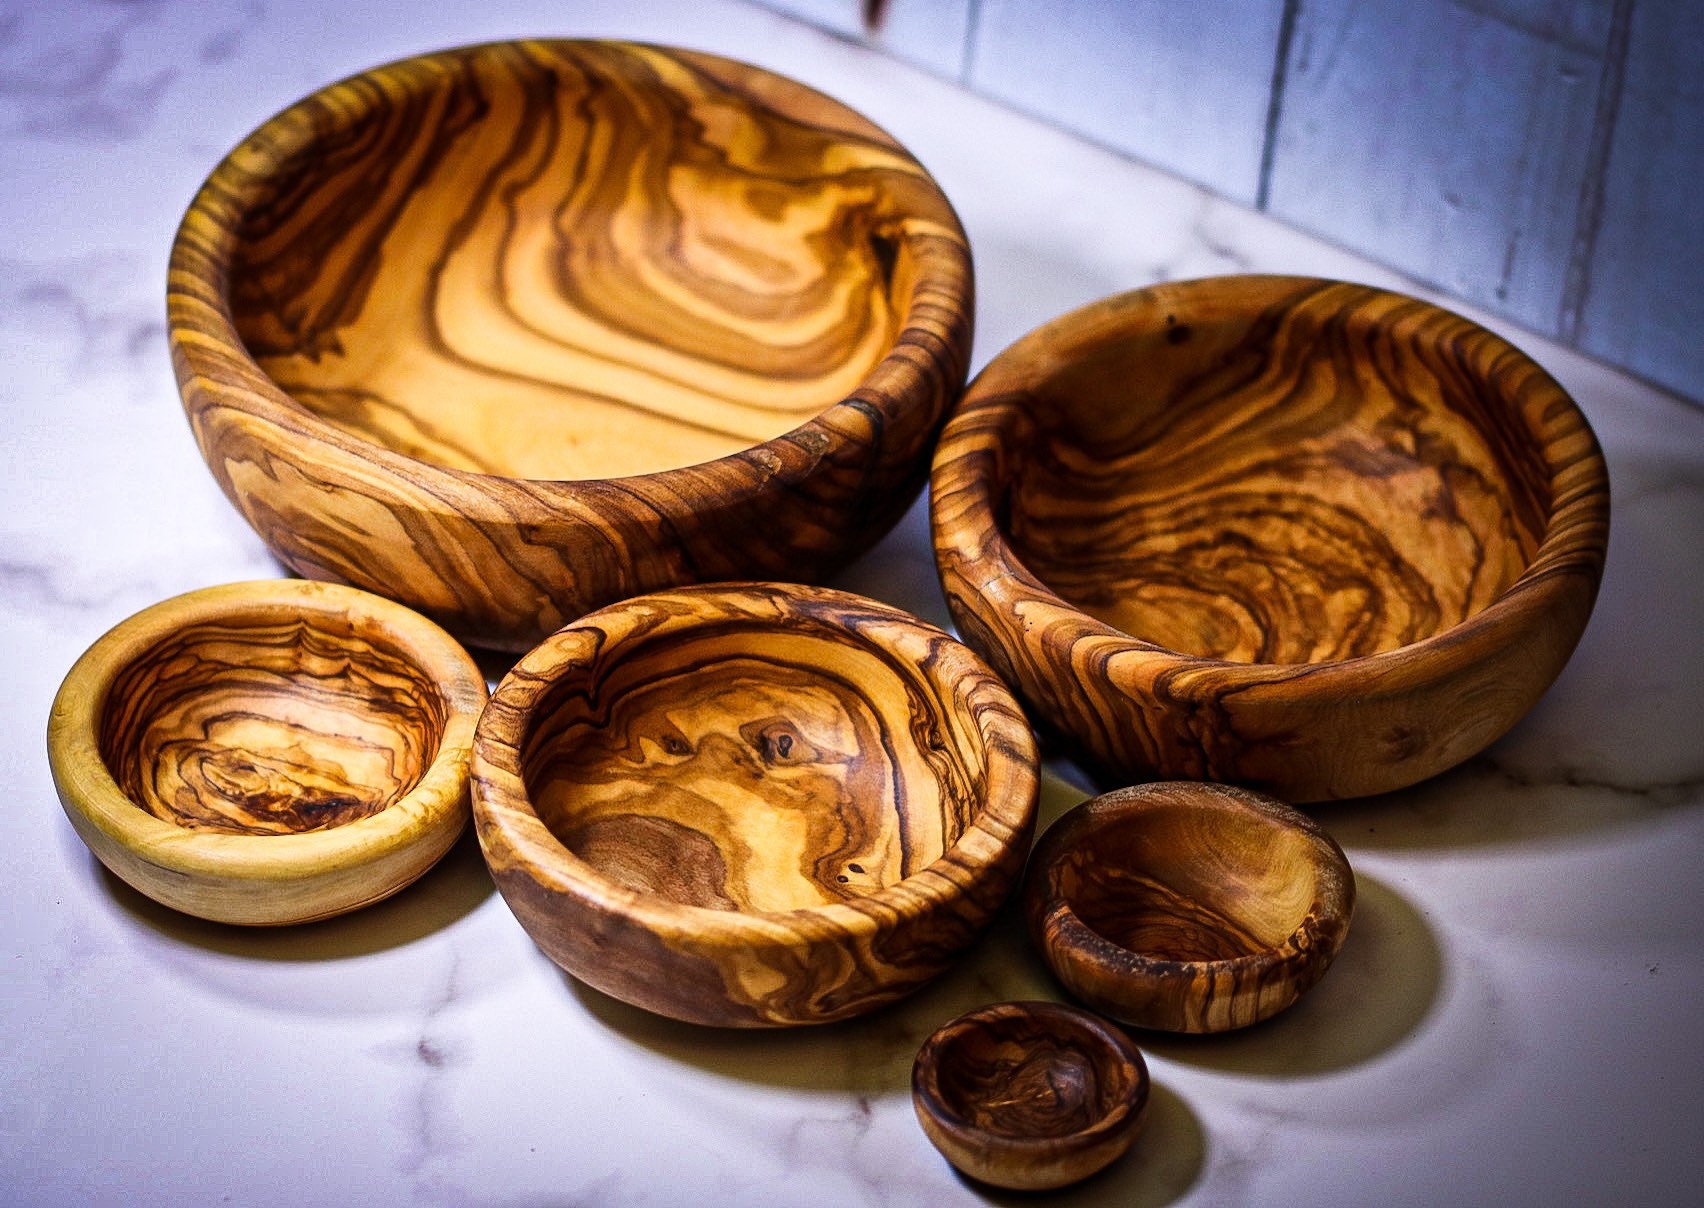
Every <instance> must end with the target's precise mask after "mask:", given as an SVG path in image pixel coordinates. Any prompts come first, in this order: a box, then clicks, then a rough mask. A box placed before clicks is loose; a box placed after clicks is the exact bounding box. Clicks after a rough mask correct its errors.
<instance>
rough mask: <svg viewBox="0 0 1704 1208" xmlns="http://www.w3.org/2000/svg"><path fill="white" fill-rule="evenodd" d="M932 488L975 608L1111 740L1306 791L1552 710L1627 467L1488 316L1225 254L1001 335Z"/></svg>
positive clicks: (1349, 781) (1020, 668)
mask: <svg viewBox="0 0 1704 1208" xmlns="http://www.w3.org/2000/svg"><path fill="white" fill-rule="evenodd" d="M932 507H933V521H934V539H935V551H936V559H937V563H938V566H939V569H940V574H941V581H942V584H943V585H944V587H945V589H946V592H947V599H948V603H949V604H950V606H951V608H952V613H953V616H954V618H955V620H956V621H957V623H958V627H959V631H960V633H961V634H962V635H963V637H964V638H965V640H966V641H967V642H969V643H970V644H971V645H972V646H974V647H976V648H977V649H978V650H980V651H981V652H982V654H983V655H985V656H986V657H987V658H988V660H989V661H990V662H991V663H992V664H993V665H994V667H995V669H996V670H997V671H999V672H1001V673H1002V674H1003V675H1004V676H1005V677H1006V678H1007V680H1008V681H1009V682H1011V683H1012V684H1014V685H1016V686H1018V687H1019V688H1021V690H1022V693H1023V695H1024V696H1025V698H1026V699H1027V700H1028V701H1029V702H1030V704H1031V705H1032V706H1033V707H1034V708H1035V710H1036V711H1037V712H1038V713H1040V714H1041V715H1042V716H1044V717H1045V718H1047V719H1048V720H1049V721H1050V722H1051V723H1052V724H1053V725H1054V726H1055V727H1057V728H1058V729H1059V730H1061V731H1063V732H1064V733H1065V734H1067V735H1068V736H1070V737H1071V738H1073V739H1074V740H1075V741H1076V742H1077V744H1078V745H1079V746H1080V748H1081V749H1082V750H1083V751H1084V752H1085V753H1086V754H1087V755H1088V756H1089V758H1090V759H1091V761H1092V762H1095V763H1097V764H1099V765H1101V767H1102V768H1104V769H1107V770H1110V771H1112V772H1113V773H1114V774H1116V775H1118V776H1121V777H1125V778H1131V779H1143V780H1145V779H1155V778H1163V779H1185V780H1219V781H1232V782H1236V783H1241V784H1245V785H1250V786H1254V787H1260V788H1265V789H1267V790H1269V791H1271V792H1273V793H1275V794H1277V795H1278V796H1281V797H1284V798H1286V799H1288V800H1291V801H1299V802H1306V801H1318V800H1322V799H1326V798H1333V797H1356V796H1361V795H1364V794H1370V793H1378V792H1382V791H1385V790H1388V789H1395V788H1398V787H1400V786H1402V785H1406V784H1410V783H1412V782H1414V781H1416V780H1419V779H1421V778H1423V777H1426V776H1430V775H1432V774H1433V773H1436V772H1439V771H1441V770H1443V769H1445V768H1447V767H1450V766H1451V765H1453V764H1455V763H1457V762H1459V761H1461V760H1462V759H1465V758H1467V757H1468V756H1470V755H1472V754H1474V753H1475V752H1477V751H1479V750H1480V749H1481V748H1483V747H1484V746H1486V745H1487V744H1488V743H1490V742H1491V741H1492V740H1493V739H1495V738H1496V737H1497V736H1498V735H1500V734H1502V733H1503V732H1504V731H1505V730H1507V729H1508V728H1509V726H1510V725H1512V724H1513V723H1514V722H1515V720H1516V719H1517V718H1519V717H1520V716H1521V715H1522V714H1523V713H1525V712H1526V711H1527V709H1528V708H1530V707H1531V706H1532V704H1533V703H1534V702H1535V701H1536V700H1537V699H1538V697H1539V695H1540V694H1541V693H1542V692H1543V691H1544V690H1545V688H1547V687H1548V686H1549V685H1550V683H1551V681H1552V680H1553V679H1554V678H1555V677H1556V675H1557V674H1558V672H1560V670H1561V669H1562V665H1563V664H1564V663H1565V662H1566V661H1567V658H1568V655H1569V654H1570V653H1571V652H1572V650H1573V648H1574V644H1575V642H1576V641H1577V640H1578V639H1579V636H1580V633H1581V631H1582V630H1583V629H1584V628H1585V624H1586V618H1587V617H1588V615H1589V614H1590V612H1591V608H1592V602H1593V600H1594V599H1595V597H1596V594H1597V586H1598V579H1599V576H1600V574H1601V572H1602V568H1603V559H1604V546H1605V540H1606V537H1607V534H1608V525H1609V484H1608V479H1607V477H1606V474H1605V471H1604V463H1603V457H1602V455H1601V453H1600V452H1599V450H1598V446H1597V441H1596V440H1595V439H1594V438H1593V436H1592V432H1591V429H1590V427H1589V426H1588V425H1587V423H1586V420H1585V418H1584V417H1583V416H1582V415H1581V414H1580V411H1579V409H1578V408H1577V407H1576V406H1575V405H1574V403H1573V401H1572V400H1571V399H1569V397H1568V396H1567V394H1565V393H1564V392H1563V391H1562V389H1561V387H1559V386H1558V385H1557V384H1556V383H1555V381H1553V380H1552V379H1551V378H1550V377H1549V376H1548V375H1547V374H1546V373H1545V372H1544V371H1543V370H1542V369H1540V368H1539V367H1538V366H1537V365H1536V364H1534V363H1533V362H1532V361H1531V360H1530V359H1528V358H1527V357H1526V356H1524V355H1523V354H1522V353H1521V352H1519V351H1518V350H1517V349H1515V348H1514V347H1512V346H1511V345H1509V344H1508V343H1507V342H1506V341H1504V340H1502V339H1500V338H1499V337H1497V336H1495V335H1493V334H1492V333H1491V332H1488V331H1486V330H1484V329H1483V328H1480V327H1478V326H1476V325H1475V324H1473V323H1470V322H1468V321H1467V320H1465V319H1463V318H1461V317H1459V316H1457V315H1453V314H1450V313H1448V312H1447V311H1444V310H1440V309H1439V308H1437V307H1435V306H1432V305H1429V304H1427V303H1425V302H1420V301H1417V300H1415V299H1413V298H1407V297H1403V296H1401V295H1399V294H1394V293H1388V292H1385V291H1383V290H1378V289H1372V288H1368V287H1365V286H1357V285H1346V284H1342V283H1337V282H1328V281H1315V280H1305V279H1298V278H1287V277H1228V278H1217V279H1210V280H1203V281H1193V282H1179V283H1175V284H1169V285H1161V286H1156V287H1154V288H1152V289H1147V290H1140V291H1137V292H1135V293H1130V294H1125V295H1122V296H1119V297H1114V298H1110V299H1107V300H1105V301H1102V302H1098V303H1096V304H1094V305H1091V306H1088V307H1085V308H1083V309H1082V310H1079V311H1076V312H1074V313H1072V314H1070V315H1066V316H1065V317H1063V318H1061V319H1058V320H1055V321H1054V322H1052V323H1049V324H1047V325H1046V326H1044V327H1042V328H1040V329H1038V330H1037V331H1035V332H1032V333H1031V334H1030V335H1028V336H1026V337H1024V338H1023V339H1022V340H1020V341H1019V342H1018V343H1016V344H1015V345H1013V346H1012V347H1011V348H1009V349H1007V350H1006V351H1005V352H1003V353H1001V354H1000V355H999V356H998V357H996V358H995V359H994V361H993V363H992V364H990V365H989V366H988V368H987V369H986V370H985V371H984V372H983V373H982V374H980V375H979V376H978V377H977V380H976V381H975V382H974V383H973V384H972V385H971V388H970V390H969V391H968V392H967V394H966V396H965V398H964V400H963V402H962V404H961V405H960V407H959V409H958V410H957V411H956V412H955V413H954V415H953V417H952V418H951V420H950V421H949V423H948V425H947V429H946V432H945V434H944V435H943V437H942V440H941V445H940V448H939V449H938V451H937V452H936V456H935V465H934V479H933V484H932Z"/></svg>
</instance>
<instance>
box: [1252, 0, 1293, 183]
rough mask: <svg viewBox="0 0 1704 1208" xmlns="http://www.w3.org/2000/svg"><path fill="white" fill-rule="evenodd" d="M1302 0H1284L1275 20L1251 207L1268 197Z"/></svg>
mask: <svg viewBox="0 0 1704 1208" xmlns="http://www.w3.org/2000/svg"><path fill="white" fill-rule="evenodd" d="M1301 11H1302V0H1284V14H1283V16H1282V17H1280V18H1279V20H1278V50H1277V53H1275V54H1274V55H1273V57H1272V91H1271V94H1270V95H1269V96H1268V97H1267V101H1266V137H1265V138H1264V139H1263V140H1262V141H1261V144H1260V181H1259V183H1258V184H1257V185H1256V186H1255V190H1254V208H1255V209H1257V210H1261V211H1264V210H1265V209H1266V203H1267V202H1268V201H1269V200H1270V199H1271V196H1272V167H1273V161H1274V160H1276V159H1277V157H1278V123H1279V121H1280V120H1281V119H1282V117H1283V113H1284V87H1285V84H1286V83H1287V79H1286V77H1287V76H1288V75H1289V71H1290V43H1291V41H1292V40H1293V39H1294V38H1295V36H1296V19H1297V18H1298V17H1299V16H1300V15H1301Z"/></svg>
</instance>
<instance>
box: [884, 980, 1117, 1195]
mask: <svg viewBox="0 0 1704 1208" xmlns="http://www.w3.org/2000/svg"><path fill="white" fill-rule="evenodd" d="M911 1103H912V1106H913V1107H914V1108H915V1109H916V1111H917V1121H918V1123H919V1124H921V1125H922V1126H923V1131H924V1133H925V1134H926V1135H927V1136H928V1138H929V1140H930V1142H931V1143H933V1144H934V1146H935V1148H936V1149H938V1150H940V1151H941V1155H942V1156H943V1157H945V1158H946V1159H947V1161H949V1162H951V1163H952V1164H953V1165H954V1166H955V1167H957V1168H958V1169H959V1170H961V1171H963V1172H964V1173H965V1174H967V1175H969V1176H970V1177H971V1178H973V1179H978V1180H980V1181H982V1182H984V1183H989V1184H992V1185H994V1186H996V1187H1007V1188H1011V1189H1014V1190H1018V1191H1043V1190H1048V1189H1051V1188H1055V1187H1063V1186H1065V1185H1066V1184H1068V1183H1075V1182H1076V1181H1077V1180H1079V1179H1085V1178H1087V1177H1088V1176H1090V1175H1091V1174H1094V1173H1096V1172H1097V1171H1100V1170H1102V1169H1104V1168H1105V1167H1107V1166H1108V1165H1110V1164H1111V1163H1112V1162H1113V1161H1115V1160H1116V1159H1118V1158H1119V1157H1120V1156H1122V1155H1123V1154H1124V1152H1125V1151H1126V1150H1128V1149H1129V1148H1130V1145H1131V1142H1133V1141H1134V1140H1135V1139H1136V1134H1137V1133H1138V1131H1140V1129H1141V1126H1142V1120H1143V1117H1144V1115H1145V1113H1146V1110H1147V1106H1148V1066H1147V1063H1146V1062H1145V1061H1143V1059H1142V1053H1141V1051H1140V1050H1139V1049H1137V1047H1136V1046H1135V1045H1134V1044H1132V1043H1131V1041H1130V1038H1129V1037H1128V1036H1126V1035H1125V1034H1124V1033H1123V1032H1121V1031H1120V1030H1119V1029H1118V1028H1116V1027H1114V1026H1112V1025H1111V1024H1108V1023H1107V1022H1106V1021H1104V1020H1102V1019H1099V1018H1097V1017H1096V1016H1094V1015H1091V1014H1089V1012H1087V1011H1082V1010H1079V1009H1077V1008H1076V1007H1068V1006H1064V1005H1062V1004H1060V1003H1052V1002H1003V1003H995V1004H993V1005H991V1006H986V1007H982V1008H980V1009H978V1010H975V1011H971V1012H969V1013H968V1014H965V1015H961V1016H959V1017H958V1018H957V1019H955V1020H953V1021H952V1022H951V1023H949V1024H946V1025H945V1026H943V1027H942V1028H941V1029H940V1030H939V1031H937V1032H936V1033H935V1034H934V1035H932V1036H930V1037H929V1039H928V1040H926V1041H924V1042H923V1047H922V1048H921V1049H919V1050H918V1053H917V1060H916V1063H915V1064H914V1065H913V1066H912V1067H911Z"/></svg>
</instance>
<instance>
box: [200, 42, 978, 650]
mask: <svg viewBox="0 0 1704 1208" xmlns="http://www.w3.org/2000/svg"><path fill="white" fill-rule="evenodd" d="M970 289H971V284H970V261H969V253H968V249H967V247H966V245H965V242H964V237H963V233H962V231H961V230H960V228H959V225H958V221H957V219H956V217H955V216H954V214H953V212H952V209H951V207H950V206H949V205H948V203H947V202H946V199H945V198H944V197H943V196H942V195H941V194H940V191H939V190H938V189H937V188H936V187H935V185H934V183H933V182H932V181H931V180H930V178H929V177H928V175H927V173H926V172H924V170H923V169H922V168H921V167H920V166H919V165H918V164H917V163H916V161H915V160H913V159H912V158H911V157H910V156H909V155H907V154H906V153H905V151H904V150H903V149H902V148H901V147H899V146H898V145H897V144H896V143H894V141H893V140H892V139H891V138H889V137H888V136H887V135H886V134H884V133H883V132H882V131H880V130H879V129H877V128H876V127H874V126H873V125H871V124H870V123H868V122H867V121H865V120H864V119H862V118H860V117H859V116H858V115H856V114H854V113H852V112H851V111H850V110H848V109H846V108H844V107H843V106H841V105H839V104H837V103H835V102H833V101H831V100H829V99H828V98H826V97H823V96H821V95H819V94H817V93H814V92H811V91H810V90H809V89H806V88H804V87H803V86H801V85H797V84H794V83H792V82H790V81H787V80H784V79H781V78H779V77H776V76H773V75H770V74H769V73H766V72H763V71H760V70H758V69H757V68H753V67H747V66H744V65H741V64H736V63H732V62H729V61H727V60H723V59H718V58H714V57H711V56H705V55H698V54H693V53H688V52H682V51H670V50H665V49H662V48H658V47H649V46H640V45H632V44H625V43H605V42H566V41H554V42H526V43H504V44H493V45H487V46H478V47H470V48H465V49H462V50H456V51H450V52H445V53H442V54H437V55H429V56H425V57H422V58H417V59H411V60H406V61H404V62H401V63H396V64H391V65H389V66H386V67H382V68H378V69H375V70H373V71H370V72H367V73H365V74H363V75H361V76H357V77H354V78H352V79H350V80H347V81H344V82H342V83H340V84H335V85H332V86H330V87H328V88H326V89H324V90H322V91H321V92H319V93H316V94H314V95H313V96H311V97H309V98H307V99H306V100H304V101H302V102H301V103H299V104H298V105H296V106H294V107H292V108H290V109H288V110H286V111H285V112H283V113H282V114H280V115H279V116H277V117H276V118H274V119H272V120H271V121H270V122H268V123H266V124H265V125H264V126H262V127H261V128H260V129H259V130H258V131H256V132H255V134H254V135H253V136H251V137H250V139H249V140H248V141H247V142H245V143H244V144H243V145H242V146H241V147H239V148H238V149H237V150H236V151H234V152H233V153H232V154H231V156H230V157H228V158H227V159H226V160H225V161H224V163H222V164H221V165H220V166H219V168H218V169H217V170H216V171H215V172H214V173H213V175H212V177H211V178H210V179H209V181H208V183H207V185H206V186H205V187H204V188H203V190H202V191H201V193H200V194H199V195H198V196H197V198H196V200H195V202H194V204H193V205H192V206H191V208H190V211H189V213H188V215H187V216H186V218H185V220H184V223H183V226H182V227H181V229H180V231H179V234H178V238H177V242H176V245H175V248H174V253H173V262H172V272H171V283H170V289H169V298H168V301H169V309H170V325H171V335H172V345H173V351H174V357H175V363H176V367H177V372H178V378H179V382H180V385H181V388H182V391H183V395H184V401H185V405H186V408H187V409H188V412H189V415H190V418H191V421H192V424H193V426H194V429H195V433H196V437H197V440H198V442H199V443H200V446H201V449H202V452H203V454H204V456H205V457H206V459H207V461H208V464H209V466H210V467H211V468H212V469H213V472H214V474H215V475H216V476H217V477H218V479H219V481H220V483H221V485H222V486H223V487H224V489H225V491H226V493H227V495H229V496H230V497H231V499H232V500H233V502H235V503H236V505H237V506H238V508H239V509H241V510H242V512H243V514H244V516H245V517H246V518H247V519H248V520H249V521H250V523H251V524H253V525H254V527H255V528H256V530H257V531H258V532H259V533H260V534H261V536H262V537H263V538H265V539H266V540H267V541H268V543H269V544H270V545H271V546H272V547H273V549H274V550H275V552H277V553H278V554H279V556H280V557H282V558H283V559H284V560H285V561H286V562H287V563H289V564H290V565H291V566H292V567H294V568H295V569H297V570H298V571H300V572H302V573H304V574H306V575H309V576H310V577H316V578H329V579H337V580H342V581H345V582H350V583H354V584H356V585H359V586H363V587H367V588H370V589H372V590H376V591H382V592H386V593H387V594H392V595H395V596H396V597H398V598H399V599H402V600H403V601H405V602H407V603H409V604H411V605H414V606H416V607H418V608H420V609H422V610H423V611H425V612H427V613H428V614H429V615H431V616H433V617H434V618H436V619H438V620H439V621H441V622H442V623H444V624H445V625H446V626H447V627H449V628H450V629H451V630H452V631H454V632H456V633H457V634H458V635H460V636H462V637H464V638H467V639H469V640H472V641H477V642H479V643H481V644H488V645H497V646H504V647H509V648H515V649H525V648H526V647H528V646H531V645H532V644H533V643H534V642H535V641H536V640H537V639H538V638H540V637H542V636H543V635H544V634H546V633H548V632H550V631H552V630H554V629H555V628H557V627H558V626H560V625H561V624H562V623H563V622H564V621H566V620H568V619H571V618H572V617H575V616H578V615H580V614H581V613H583V612H585V611H587V610H589V609H591V608H594V607H597V606H599V605H602V604H605V603H609V602H612V601H613V600H616V599H620V598H623V597H626V596H629V595H632V594H635V593H636V592H641V591H645V590H649V589H653V588H657V587H663V586H671V585H675V584H679V583H685V582H693V581H697V580H703V579H725V578H740V577H751V576H754V575H762V576H769V575H773V576H781V575H785V576H786V577H804V578H811V577H818V576H821V575H824V574H827V573H829V572H830V571H832V570H833V569H835V568H837V567H838V566H839V565H840V564H841V563H843V562H844V561H845V560H846V559H848V558H850V557H851V556H853V555H854V554H856V553H857V552H859V551H861V550H862V549H863V548H865V547H866V546H867V545H869V544H870V543H871V542H873V541H874V540H875V539H876V538H877V537H879V536H880V535H881V534H882V533H883V532H885V531H886V529H887V528H888V527H889V526H890V525H891V524H892V523H893V521H894V520H896V519H897V518H898V517H899V515H900V514H902V512H903V511H904V509H905V507H906V506H907V504H908V503H909V501H910V499H912V498H914V497H915V492H916V491H917V489H918V488H919V487H920V486H921V478H922V475H923V472H924V465H923V461H924V459H925V458H926V456H927V452H928V449H929V447H930V444H931V441H932V439H933V437H934V435H935V433H936V431H937V430H938V425H939V423H940V420H941V418H942V416H943V415H944V413H945V409H946V406H947V403H948V401H949V400H950V398H951V397H952V395H953V394H954V393H955V392H956V391H957V389H958V388H959V387H960V385H962V382H963V379H964V372H965V362H966V357H967V355H968V349H969V341H970V314H969V312H970V302H969V299H970Z"/></svg>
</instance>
